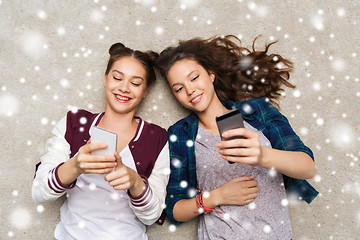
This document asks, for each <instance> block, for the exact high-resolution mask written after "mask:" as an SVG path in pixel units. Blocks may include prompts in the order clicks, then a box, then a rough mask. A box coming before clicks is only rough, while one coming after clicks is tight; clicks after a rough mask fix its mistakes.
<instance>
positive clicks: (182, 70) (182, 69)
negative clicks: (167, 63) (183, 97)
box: [168, 58, 205, 78]
mask: <svg viewBox="0 0 360 240" xmlns="http://www.w3.org/2000/svg"><path fill="white" fill-rule="evenodd" d="M204 70H205V69H204V68H203V67H202V66H201V65H200V64H199V63H198V62H197V61H195V60H192V59H187V58H185V59H181V60H179V61H177V62H175V63H174V64H173V65H172V66H171V68H170V69H169V71H168V78H173V77H175V76H177V77H186V76H187V75H189V74H190V73H191V72H193V71H204Z"/></svg>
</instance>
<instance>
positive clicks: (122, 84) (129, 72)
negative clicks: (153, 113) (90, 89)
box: [104, 57, 148, 113]
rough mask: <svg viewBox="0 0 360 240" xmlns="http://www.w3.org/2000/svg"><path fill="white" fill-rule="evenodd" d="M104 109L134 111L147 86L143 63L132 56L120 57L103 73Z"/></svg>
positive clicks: (124, 111) (121, 111) (123, 111)
mask: <svg viewBox="0 0 360 240" xmlns="http://www.w3.org/2000/svg"><path fill="white" fill-rule="evenodd" d="M104 87H105V92H106V109H108V108H109V109H111V110H112V111H114V112H117V113H129V112H135V111H136V108H137V106H138V105H139V104H140V102H141V100H142V99H143V98H144V97H145V95H146V93H147V90H148V87H147V84H146V71H145V69H144V67H143V65H142V64H141V63H140V62H139V61H138V60H136V59H135V58H132V57H121V58H120V59H118V60H117V61H115V62H114V64H113V65H112V67H111V69H110V71H109V73H108V74H107V75H105V78H104Z"/></svg>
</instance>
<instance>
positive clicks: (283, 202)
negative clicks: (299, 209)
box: [281, 198, 289, 207]
mask: <svg viewBox="0 0 360 240" xmlns="http://www.w3.org/2000/svg"><path fill="white" fill-rule="evenodd" d="M281 205H283V206H284V207H286V206H287V205H289V201H288V200H287V199H286V198H285V199H283V200H281Z"/></svg>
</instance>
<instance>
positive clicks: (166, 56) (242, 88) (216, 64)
mask: <svg viewBox="0 0 360 240" xmlns="http://www.w3.org/2000/svg"><path fill="white" fill-rule="evenodd" d="M255 41H256V38H255V40H254V41H253V45H252V51H250V50H249V49H247V48H245V47H242V46H241V41H240V39H238V38H237V37H236V36H234V35H227V36H224V37H219V36H215V37H212V38H209V39H202V38H193V39H190V40H188V41H180V42H179V44H178V46H176V47H168V48H166V49H165V50H163V51H162V52H161V53H160V56H159V57H158V59H157V61H156V65H157V67H158V68H159V70H160V73H161V75H162V76H163V77H164V78H165V79H167V73H168V71H169V69H170V68H171V67H172V65H173V64H174V63H175V62H177V61H179V60H181V59H192V60H195V61H196V62H198V63H199V64H200V65H201V66H202V67H203V68H204V69H205V70H206V71H208V72H209V71H212V72H214V74H215V81H214V88H215V91H216V94H217V96H218V97H219V99H220V100H222V101H224V100H231V101H235V102H236V101H240V100H247V99H251V98H268V99H269V100H270V101H271V102H272V103H273V104H275V105H276V106H277V107H278V103H277V100H278V99H279V97H280V96H281V92H282V91H283V89H282V88H281V87H282V85H283V84H284V85H285V86H287V87H291V88H295V86H294V85H293V84H291V83H290V82H289V81H288V80H289V76H290V72H291V71H292V69H293V64H292V62H291V61H289V60H287V59H284V58H282V57H281V56H280V55H278V54H268V49H269V47H270V46H271V45H272V44H274V43H276V42H271V43H270V44H266V45H265V50H263V51H257V50H255Z"/></svg>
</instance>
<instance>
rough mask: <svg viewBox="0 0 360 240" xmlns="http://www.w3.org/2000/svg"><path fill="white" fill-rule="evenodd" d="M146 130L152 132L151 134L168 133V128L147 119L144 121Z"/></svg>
mask: <svg viewBox="0 0 360 240" xmlns="http://www.w3.org/2000/svg"><path fill="white" fill-rule="evenodd" d="M143 122H144V130H145V131H147V132H150V133H151V134H156V135H164V134H165V135H166V134H167V133H166V129H165V128H163V127H161V126H159V125H156V124H154V123H149V122H147V121H144V120H143Z"/></svg>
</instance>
